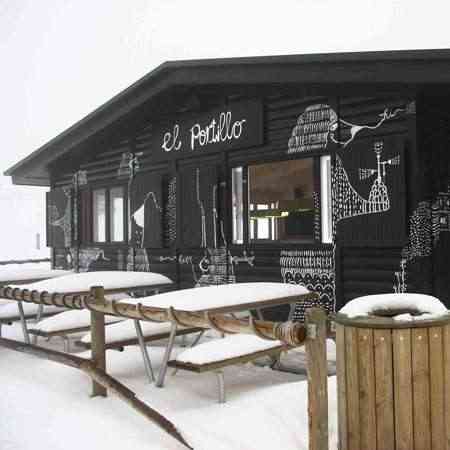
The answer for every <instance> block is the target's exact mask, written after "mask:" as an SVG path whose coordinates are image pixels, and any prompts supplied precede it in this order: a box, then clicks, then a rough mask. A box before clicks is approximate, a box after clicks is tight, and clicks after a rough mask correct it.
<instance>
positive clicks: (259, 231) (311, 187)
mask: <svg viewBox="0 0 450 450" xmlns="http://www.w3.org/2000/svg"><path fill="white" fill-rule="evenodd" d="M319 165H320V166H319ZM315 167H317V170H315ZM319 167H320V170H319ZM315 174H317V175H315ZM319 176H320V180H318V179H316V178H317V177H319ZM245 182H247V190H245V189H243V186H244V185H245ZM319 186H320V191H321V196H320V202H321V204H320V211H317V207H316V204H315V201H314V198H315V191H317V190H319ZM244 197H245V198H244ZM246 201H247V202H248V208H247V209H248V215H247V218H248V239H249V241H252V242H270V241H279V242H314V241H315V240H316V239H317V236H316V235H317V220H318V217H317V216H318V215H320V220H321V226H320V231H319V232H320V233H321V234H322V240H321V241H322V242H323V243H330V242H331V233H332V226H331V217H332V215H331V159H330V156H323V157H321V158H313V157H311V158H302V159H297V160H288V161H276V162H270V163H263V164H255V165H250V166H248V167H235V168H233V170H232V221H233V227H232V228H233V243H235V244H240V243H243V242H244V224H245V223H246V221H245V213H244V205H245V203H246Z"/></svg>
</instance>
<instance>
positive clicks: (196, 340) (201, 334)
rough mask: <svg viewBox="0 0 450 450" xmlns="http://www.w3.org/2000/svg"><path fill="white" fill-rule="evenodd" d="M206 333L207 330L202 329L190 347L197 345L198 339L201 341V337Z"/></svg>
mask: <svg viewBox="0 0 450 450" xmlns="http://www.w3.org/2000/svg"><path fill="white" fill-rule="evenodd" d="M204 334H205V330H203V331H200V333H198V335H197V336H195V339H194V340H193V341H192V344H191V345H190V346H189V347H191V348H192V347H195V346H196V345H197V344H198V341H200V339H201V337H202V336H203V335H204Z"/></svg>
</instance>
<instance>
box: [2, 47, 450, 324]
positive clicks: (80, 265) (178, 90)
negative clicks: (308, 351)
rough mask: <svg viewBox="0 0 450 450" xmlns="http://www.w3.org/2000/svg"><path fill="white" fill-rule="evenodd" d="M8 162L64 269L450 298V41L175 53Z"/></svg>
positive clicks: (328, 296)
mask: <svg viewBox="0 0 450 450" xmlns="http://www.w3.org/2000/svg"><path fill="white" fill-rule="evenodd" d="M44 113H45V111H44ZM6 175H10V176H12V179H13V182H14V183H16V184H29V185H42V186H50V192H49V193H48V198H47V236H48V245H49V246H50V247H51V248H52V259H53V265H54V267H57V268H73V269H75V270H78V271H86V270H104V269H118V270H151V271H156V272H160V273H163V274H166V275H168V276H169V277H171V278H172V279H173V280H174V281H176V282H177V283H178V287H179V288H186V287H192V286H194V285H197V286H202V285H210V284H218V283H232V282H245V281H283V282H289V283H303V284H305V285H306V286H308V287H310V288H311V289H312V290H314V291H317V292H319V293H320V295H321V301H322V303H323V304H324V305H325V306H326V307H327V308H328V309H329V310H333V309H334V308H336V307H339V306H340V305H342V304H343V303H345V302H346V301H348V300H349V299H352V298H355V297H357V296H361V295H365V294H374V293H386V292H394V291H396V292H422V293H430V294H433V295H435V296H437V297H439V298H440V299H441V300H442V301H444V302H445V303H446V304H447V305H448V306H450V276H449V267H450V233H449V231H450V186H449V183H450V51H449V50H429V51H400V52H373V53H353V54H351V53H348V54H326V55H300V56H276V57H256V58H235V59H217V60H198V61H180V62H168V63H165V64H162V65H161V66H159V67H158V68H157V69H155V70H153V71H152V72H150V73H149V74H148V75H146V76H145V77H144V78H142V79H141V80H139V81H137V82H136V83H135V84H133V85H132V86H130V87H129V88H128V89H126V90H125V91H123V92H121V93H120V94H118V95H117V96H115V97H114V98H112V99H111V100H110V101H108V102H107V103H105V104H104V105H103V106H101V107H100V108H98V109H97V110H95V111H94V112H93V113H91V114H90V115H88V116H87V117H85V118H84V119H82V120H80V121H79V122H78V123H76V124H75V125H73V126H72V127H71V128H69V129H68V130H66V131H65V132H63V133H61V134H60V135H59V136H57V137H55V138H54V139H53V140H51V141H50V142H49V143H47V144H46V145H44V146H43V147H41V148H39V149H38V150H36V151H35V152H34V153H32V154H31V155H30V156H28V157H27V158H25V159H24V160H22V161H20V162H19V163H17V164H16V165H15V166H13V167H12V168H10V169H9V170H8V171H7V172H6ZM302 314H303V311H302V308H298V311H297V315H298V316H299V317H301V316H302Z"/></svg>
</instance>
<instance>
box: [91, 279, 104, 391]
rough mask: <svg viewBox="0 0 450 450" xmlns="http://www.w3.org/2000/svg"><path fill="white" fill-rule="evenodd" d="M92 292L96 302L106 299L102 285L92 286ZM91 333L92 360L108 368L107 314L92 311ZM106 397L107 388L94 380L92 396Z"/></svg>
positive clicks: (99, 365)
mask: <svg viewBox="0 0 450 450" xmlns="http://www.w3.org/2000/svg"><path fill="white" fill-rule="evenodd" d="M91 294H92V296H93V298H94V299H95V303H101V302H103V301H104V298H105V297H104V290H103V288H102V287H99V286H97V287H92V288H91ZM91 335H92V339H91V340H92V344H91V352H92V362H93V363H94V364H95V366H96V367H97V368H98V369H101V370H103V371H105V370H106V352H105V315H104V314H103V313H101V312H100V313H99V312H96V311H91ZM96 396H102V397H106V388H105V387H104V386H102V385H101V384H100V383H98V382H97V381H95V380H94V381H92V397H96Z"/></svg>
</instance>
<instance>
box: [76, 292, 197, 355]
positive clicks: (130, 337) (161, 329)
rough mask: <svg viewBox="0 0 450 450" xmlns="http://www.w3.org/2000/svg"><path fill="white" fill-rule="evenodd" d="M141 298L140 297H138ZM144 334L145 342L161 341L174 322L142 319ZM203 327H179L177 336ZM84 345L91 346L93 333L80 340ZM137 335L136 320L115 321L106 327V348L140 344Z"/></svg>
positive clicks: (165, 337) (194, 331)
mask: <svg viewBox="0 0 450 450" xmlns="http://www.w3.org/2000/svg"><path fill="white" fill-rule="evenodd" d="M138 300H140V299H138ZM140 325H141V328H142V334H143V335H144V340H145V342H151V341H159V340H161V339H167V338H168V337H169V335H170V330H171V328H172V324H171V323H170V322H146V321H140ZM201 331H202V328H194V327H190V328H179V329H178V330H177V336H182V335H185V334H190V333H197V332H201ZM78 343H79V344H80V345H81V346H82V347H85V348H90V347H91V333H88V334H86V335H85V336H83V338H82V339H81V340H80V341H79V342H78ZM138 344H139V342H138V339H137V336H136V328H135V324H134V320H126V321H124V322H120V323H115V324H112V325H109V326H108V327H107V328H105V348H107V349H122V348H123V347H126V346H129V345H138Z"/></svg>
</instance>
